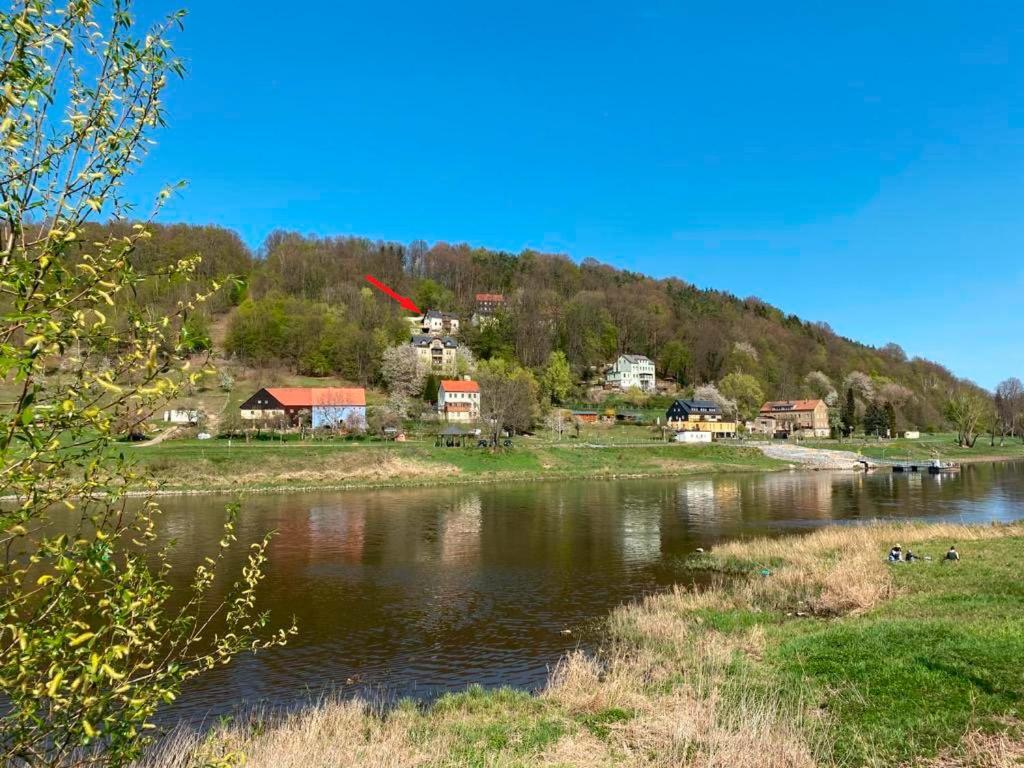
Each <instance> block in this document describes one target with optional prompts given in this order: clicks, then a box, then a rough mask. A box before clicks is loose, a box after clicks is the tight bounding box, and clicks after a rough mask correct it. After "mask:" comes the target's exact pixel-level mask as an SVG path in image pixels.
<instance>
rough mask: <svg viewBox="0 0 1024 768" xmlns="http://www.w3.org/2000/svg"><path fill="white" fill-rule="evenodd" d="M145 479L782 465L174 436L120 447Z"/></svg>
mask: <svg viewBox="0 0 1024 768" xmlns="http://www.w3.org/2000/svg"><path fill="white" fill-rule="evenodd" d="M118 450H121V451H125V452H126V453H127V454H128V455H129V456H131V457H132V458H133V459H134V460H135V461H136V463H137V466H138V469H139V470H140V471H141V472H142V473H143V474H144V475H145V476H147V477H149V478H151V479H153V480H155V481H157V482H159V483H161V484H162V485H163V486H164V487H165V488H166V489H167V490H201V491H212V490H227V491H230V490H242V489H266V488H282V489H288V488H317V487H320V488H326V487H332V486H363V487H370V486H375V485H377V486H381V485H437V484H448V483H463V482H497V481H513V480H535V479H561V478H573V477H616V476H628V475H634V476H635V475H644V476H669V475H681V474H693V473H702V472H718V471H745V470H746V471H764V470H772V469H779V468H781V467H783V466H784V464H783V463H782V462H777V461H774V460H772V459H768V458H766V457H765V456H764V455H763V454H761V452H760V451H758V450H755V449H749V448H742V447H734V446H726V445H715V444H712V445H673V444H664V443H657V442H651V443H649V444H646V445H641V446H629V447H626V446H623V447H614V446H613V447H606V448H591V447H586V446H584V445H580V444H579V443H577V442H575V441H572V442H569V441H564V442H563V443H561V444H552V443H549V442H546V441H544V440H539V439H529V438H523V439H519V440H516V442H515V445H514V446H513V447H512V448H511V449H508V450H501V451H498V452H496V453H492V452H490V451H488V450H486V449H479V448H437V447H435V446H434V445H433V443H432V442H427V441H423V442H408V443H387V444H385V443H380V442H363V443H358V442H356V443H349V442H344V441H338V442H333V441H331V442H314V441H306V442H299V441H290V442H284V443H282V442H276V441H274V442H269V441H266V442H265V441H254V442H251V443H248V444H247V443H246V442H245V441H244V440H232V441H230V442H229V441H227V440H168V441H166V442H163V443H160V444H159V445H154V446H150V447H136V446H123V447H119V449H118Z"/></svg>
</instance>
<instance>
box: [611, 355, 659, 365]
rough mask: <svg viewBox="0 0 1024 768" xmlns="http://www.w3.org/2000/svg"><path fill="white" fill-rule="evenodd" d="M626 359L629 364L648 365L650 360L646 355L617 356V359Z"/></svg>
mask: <svg viewBox="0 0 1024 768" xmlns="http://www.w3.org/2000/svg"><path fill="white" fill-rule="evenodd" d="M622 358H626V360H627V361H628V362H630V363H650V362H652V361H651V358H649V357H647V356H646V355H619V359H620V360H621V359H622Z"/></svg>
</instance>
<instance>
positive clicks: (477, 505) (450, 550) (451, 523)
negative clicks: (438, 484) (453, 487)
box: [441, 493, 483, 563]
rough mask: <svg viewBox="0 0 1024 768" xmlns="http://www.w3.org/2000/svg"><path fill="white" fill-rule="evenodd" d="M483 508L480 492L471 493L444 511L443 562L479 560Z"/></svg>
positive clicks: (442, 523)
mask: <svg viewBox="0 0 1024 768" xmlns="http://www.w3.org/2000/svg"><path fill="white" fill-rule="evenodd" d="M482 508H483V505H482V504H481V502H480V494H478V493H469V494H466V495H465V496H462V497H460V498H459V499H458V500H457V501H455V503H453V504H452V505H451V506H450V507H448V508H447V509H446V510H445V511H444V516H443V517H442V519H441V525H442V526H443V530H442V532H441V561H442V562H445V563H460V562H461V563H468V562H474V561H476V560H479V558H480V530H481V513H482Z"/></svg>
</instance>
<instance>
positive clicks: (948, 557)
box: [946, 547, 960, 563]
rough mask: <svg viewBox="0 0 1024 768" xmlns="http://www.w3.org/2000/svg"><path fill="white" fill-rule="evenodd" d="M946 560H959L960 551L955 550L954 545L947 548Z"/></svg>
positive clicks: (954, 561)
mask: <svg viewBox="0 0 1024 768" xmlns="http://www.w3.org/2000/svg"><path fill="white" fill-rule="evenodd" d="M946 560H947V561H948V562H951V563H958V562H960V553H959V552H957V551H956V547H950V548H949V552H947V553H946Z"/></svg>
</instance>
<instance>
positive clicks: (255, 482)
mask: <svg viewBox="0 0 1024 768" xmlns="http://www.w3.org/2000/svg"><path fill="white" fill-rule="evenodd" d="M288 450H289V449H282V450H281V452H280V453H279V454H277V455H275V456H273V457H272V458H270V459H261V460H254V461H252V462H251V463H250V464H249V465H248V466H246V467H245V469H244V470H241V471H239V470H237V469H232V470H231V471H225V470H224V469H222V468H220V467H218V466H216V465H211V464H210V463H209V462H206V461H204V460H202V459H196V460H193V461H189V462H167V463H166V465H163V464H160V463H159V462H158V461H156V462H151V464H150V467H149V469H150V471H151V472H152V474H153V476H154V477H155V478H156V479H157V480H163V481H166V482H169V483H170V484H171V485H173V486H174V487H195V488H204V489H207V490H213V489H222V490H234V489H236V488H243V487H260V486H264V485H274V486H277V485H281V486H293V487H294V486H298V487H305V486H324V485H347V484H373V483H376V482H384V481H388V482H397V481H403V480H404V481H413V480H418V479H423V478H436V477H438V476H439V475H457V474H459V469H458V467H455V466H453V465H450V464H439V463H434V462H431V463H427V462H423V461H418V460H416V459H410V458H406V457H403V456H396V455H394V454H390V453H385V452H383V451H377V450H350V451H341V450H339V451H332V452H326V453H325V454H323V455H312V456H310V455H295V456H291V455H289V454H288Z"/></svg>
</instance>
